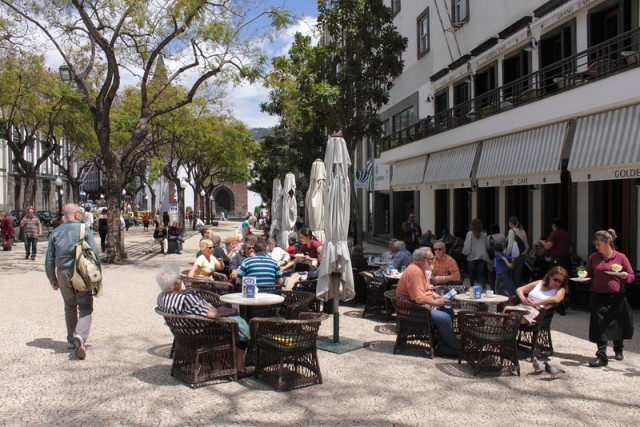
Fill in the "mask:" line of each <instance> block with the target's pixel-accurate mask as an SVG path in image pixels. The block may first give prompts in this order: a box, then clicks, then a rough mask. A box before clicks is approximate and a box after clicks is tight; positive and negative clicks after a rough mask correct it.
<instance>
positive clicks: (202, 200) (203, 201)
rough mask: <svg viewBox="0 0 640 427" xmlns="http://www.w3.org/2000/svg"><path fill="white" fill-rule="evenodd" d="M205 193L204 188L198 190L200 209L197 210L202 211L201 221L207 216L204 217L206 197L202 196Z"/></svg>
mask: <svg viewBox="0 0 640 427" xmlns="http://www.w3.org/2000/svg"><path fill="white" fill-rule="evenodd" d="M206 194H207V193H205V192H204V189H202V190H200V209H199V212H202V220H203V222H204V220H205V219H207V218H205V217H204V212H205V207H206V204H207V199H205V198H204V196H205V195H206ZM194 220H195V218H194Z"/></svg>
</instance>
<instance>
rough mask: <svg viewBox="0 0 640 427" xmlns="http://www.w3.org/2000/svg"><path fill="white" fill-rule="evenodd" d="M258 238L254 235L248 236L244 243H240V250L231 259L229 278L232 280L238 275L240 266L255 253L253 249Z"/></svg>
mask: <svg viewBox="0 0 640 427" xmlns="http://www.w3.org/2000/svg"><path fill="white" fill-rule="evenodd" d="M256 240H257V239H256V238H255V237H254V236H249V237H247V238H246V239H245V240H244V243H242V244H240V245H238V247H239V249H238V251H237V252H236V253H235V255H234V256H233V257H231V260H229V279H231V281H232V282H233V281H234V280H236V278H237V277H238V268H240V266H241V265H242V263H243V262H244V260H245V259H247V258H248V257H252V256H254V255H255V253H254V251H253V249H254V245H255V243H256Z"/></svg>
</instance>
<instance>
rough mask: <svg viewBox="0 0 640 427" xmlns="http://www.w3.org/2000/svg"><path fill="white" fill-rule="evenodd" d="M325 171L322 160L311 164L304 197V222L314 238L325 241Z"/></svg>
mask: <svg viewBox="0 0 640 427" xmlns="http://www.w3.org/2000/svg"><path fill="white" fill-rule="evenodd" d="M326 179H327V172H326V170H325V167H324V162H323V161H322V160H320V159H316V161H314V162H313V165H311V175H310V177H309V191H307V197H306V199H305V202H306V203H305V206H306V210H305V213H306V224H307V226H308V227H309V228H310V229H311V231H313V235H314V236H315V238H316V239H317V240H318V241H320V242H324V241H325V235H324V190H325V186H326Z"/></svg>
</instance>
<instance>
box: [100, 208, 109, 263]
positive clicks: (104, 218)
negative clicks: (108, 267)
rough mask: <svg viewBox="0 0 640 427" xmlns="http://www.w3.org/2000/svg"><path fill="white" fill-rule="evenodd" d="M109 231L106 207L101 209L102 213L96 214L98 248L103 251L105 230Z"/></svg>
mask: <svg viewBox="0 0 640 427" xmlns="http://www.w3.org/2000/svg"><path fill="white" fill-rule="evenodd" d="M108 231H109V219H108V217H107V208H103V209H102V213H101V214H100V215H99V216H98V234H100V249H102V252H104V251H105V250H106V249H107V232H108Z"/></svg>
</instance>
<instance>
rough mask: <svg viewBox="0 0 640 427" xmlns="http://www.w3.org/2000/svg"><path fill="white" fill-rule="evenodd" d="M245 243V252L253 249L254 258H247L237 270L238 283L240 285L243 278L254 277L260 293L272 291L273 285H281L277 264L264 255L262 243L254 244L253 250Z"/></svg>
mask: <svg viewBox="0 0 640 427" xmlns="http://www.w3.org/2000/svg"><path fill="white" fill-rule="evenodd" d="M247 245H250V244H249V243H245V248H244V249H245V251H246V250H249V249H253V251H254V253H255V256H252V257H249V258H247V259H245V260H244V261H243V262H242V265H241V266H240V268H239V269H238V278H237V281H238V283H242V278H243V277H255V278H256V284H257V285H258V288H259V289H260V290H261V291H273V290H275V285H281V284H282V270H280V265H279V264H278V262H277V261H276V260H274V259H272V258H269V257H268V256H267V254H266V245H265V244H264V242H255V243H254V244H253V248H249V247H248V246H247Z"/></svg>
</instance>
